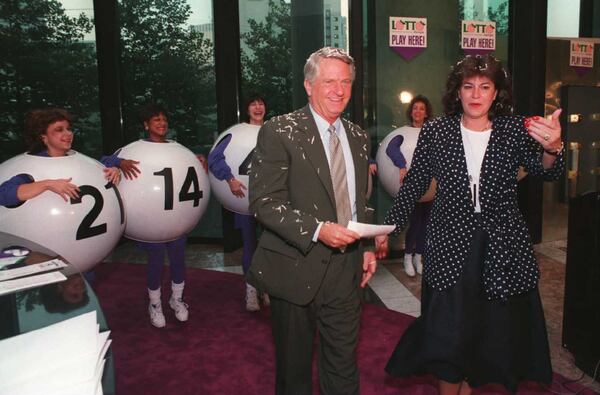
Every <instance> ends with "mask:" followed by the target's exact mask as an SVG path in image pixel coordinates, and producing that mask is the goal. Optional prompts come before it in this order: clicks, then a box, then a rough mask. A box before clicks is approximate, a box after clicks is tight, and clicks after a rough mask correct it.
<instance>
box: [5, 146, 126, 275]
mask: <svg viewBox="0 0 600 395" xmlns="http://www.w3.org/2000/svg"><path fill="white" fill-rule="evenodd" d="M103 170H104V166H103V165H102V164H101V163H100V162H98V161H96V160H94V159H92V158H90V157H88V156H85V155H83V154H81V153H79V152H76V151H73V150H71V151H69V154H68V155H67V156H61V157H52V158H50V157H42V156H35V155H30V154H22V155H18V156H16V157H14V158H12V159H9V160H7V161H6V162H4V163H2V164H1V165H0V182H4V181H6V180H8V179H9V178H11V177H13V176H16V175H18V174H26V175H28V176H29V177H30V178H31V179H32V180H33V181H40V180H45V179H59V178H65V179H67V178H71V179H72V180H71V182H72V183H73V184H75V185H77V186H78V187H79V189H80V192H79V195H80V198H79V199H69V201H65V200H64V199H63V198H62V197H60V196H59V195H57V194H56V193H54V192H51V191H45V192H43V193H42V194H40V195H38V196H36V197H34V198H32V199H29V200H26V201H25V202H23V203H21V204H20V205H18V206H16V207H0V232H5V233H9V234H12V235H15V236H17V237H19V238H23V239H27V240H30V241H32V242H33V243H36V244H39V245H41V246H44V247H45V248H47V249H49V250H52V251H54V252H55V253H57V254H58V255H60V256H62V257H63V258H64V259H65V260H66V261H68V263H70V264H72V265H74V266H75V267H76V268H77V270H79V271H87V270H89V269H91V268H92V267H93V266H94V265H96V264H97V263H99V262H101V261H102V259H104V258H105V257H106V256H107V255H108V254H109V253H110V252H111V251H112V250H113V248H114V247H115V246H116V244H117V242H118V241H119V239H120V238H121V235H122V234H123V230H124V228H125V212H124V210H123V207H122V203H121V198H120V195H119V191H118V189H117V187H115V186H114V185H113V184H111V183H108V181H106V178H105V176H104V171H103Z"/></svg>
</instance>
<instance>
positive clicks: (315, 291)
mask: <svg viewBox="0 0 600 395" xmlns="http://www.w3.org/2000/svg"><path fill="white" fill-rule="evenodd" d="M354 75H355V70H354V60H353V59H352V58H351V57H350V56H349V55H347V54H346V53H345V52H344V51H342V50H340V49H338V48H331V47H326V48H322V49H320V50H318V51H316V52H314V53H313V54H312V55H310V57H309V58H308V60H307V61H306V65H305V66H304V78H305V80H304V87H305V89H306V92H307V94H308V101H309V105H307V106H305V107H304V108H301V109H299V110H297V111H295V112H293V113H290V114H286V115H281V116H278V117H275V118H273V119H271V120H270V121H269V122H267V123H266V124H265V125H264V126H263V127H262V128H261V130H260V132H259V135H258V143H257V146H256V151H255V154H254V157H253V161H252V168H251V174H250V188H249V198H250V209H251V211H252V212H253V213H254V214H255V215H256V217H257V218H258V220H259V221H260V222H261V223H262V225H263V226H264V232H263V234H262V236H261V239H260V241H259V245H258V248H257V250H256V253H255V254H254V257H253V260H252V265H251V267H250V270H249V272H248V274H247V280H248V282H249V283H251V284H252V285H254V286H255V287H257V288H259V289H261V290H263V291H265V292H267V293H268V294H269V295H271V318H272V329H273V337H274V340H275V351H276V367H277V372H276V386H275V392H276V394H277V395H291V394H295V395H306V394H310V393H311V392H312V377H311V376H312V375H311V373H312V368H311V365H312V348H313V340H314V336H315V333H316V332H317V330H318V332H319V345H318V371H319V384H320V387H321V393H322V394H323V395H329V394H337V395H340V394H358V393H359V380H358V377H359V375H358V368H357V363H356V346H357V340H358V330H359V322H360V312H361V308H360V295H359V286H362V287H364V286H365V285H366V283H367V281H369V279H370V278H371V276H372V275H373V273H374V272H375V270H376V267H377V263H376V255H377V257H383V256H385V253H386V252H387V251H386V248H387V237H382V238H379V239H377V240H376V246H377V247H378V248H377V252H373V251H363V249H362V247H361V245H360V242H359V236H358V234H356V233H355V232H352V231H350V230H348V229H347V228H346V225H347V223H348V221H349V220H355V221H359V222H365V221H366V216H367V201H366V200H367V198H366V193H367V182H368V169H369V163H368V160H369V152H370V141H369V136H368V135H367V133H365V132H364V131H363V130H362V129H360V127H358V126H357V125H354V124H352V123H350V122H348V121H347V120H345V119H341V118H340V116H341V114H342V112H343V111H344V109H345V108H346V105H347V104H348V101H349V100H350V95H351V89H352V82H353V80H354Z"/></svg>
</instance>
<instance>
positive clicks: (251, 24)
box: [239, 0, 348, 118]
mask: <svg viewBox="0 0 600 395" xmlns="http://www.w3.org/2000/svg"><path fill="white" fill-rule="evenodd" d="M239 10H240V47H241V51H242V54H241V65H242V96H245V95H248V94H250V93H251V92H259V93H261V94H262V95H264V96H265V98H266V101H267V118H270V117H271V116H273V115H277V114H284V113H287V112H290V111H292V110H294V109H296V108H298V107H301V106H303V105H305V104H306V102H307V99H306V93H305V91H304V87H303V81H304V76H303V68H304V62H305V61H306V58H307V57H308V55H310V53H312V52H313V51H315V50H316V49H318V48H320V47H322V46H324V45H331V46H335V47H340V48H345V49H348V40H347V37H348V32H347V28H346V26H347V23H346V21H347V18H348V4H347V1H342V0H319V1H315V0H239ZM317 27H321V28H322V29H319V28H317ZM334 30H335V31H336V32H338V34H336V35H334V34H333V31H334ZM242 111H243V110H242Z"/></svg>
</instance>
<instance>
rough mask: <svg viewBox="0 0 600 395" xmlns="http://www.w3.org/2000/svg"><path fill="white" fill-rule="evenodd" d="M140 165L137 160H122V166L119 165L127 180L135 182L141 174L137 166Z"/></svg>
mask: <svg viewBox="0 0 600 395" xmlns="http://www.w3.org/2000/svg"><path fill="white" fill-rule="evenodd" d="M139 163H140V162H139V161H137V160H131V159H121V164H120V165H119V167H120V168H121V170H122V171H123V174H124V175H125V178H127V179H128V180H133V179H134V178H137V176H138V174H140V173H141V171H140V169H139V168H138V167H137V166H136V165H137V164H139Z"/></svg>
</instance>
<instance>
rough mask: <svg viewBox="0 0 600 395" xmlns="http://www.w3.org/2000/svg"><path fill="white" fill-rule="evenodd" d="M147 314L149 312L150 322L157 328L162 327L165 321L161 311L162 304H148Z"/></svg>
mask: <svg viewBox="0 0 600 395" xmlns="http://www.w3.org/2000/svg"><path fill="white" fill-rule="evenodd" d="M148 314H150V322H151V323H152V325H154V326H155V327H157V328H162V327H164V326H165V325H166V324H167V322H166V321H165V315H164V314H163V311H162V304H161V303H160V302H158V303H157V304H152V303H149V304H148Z"/></svg>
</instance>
